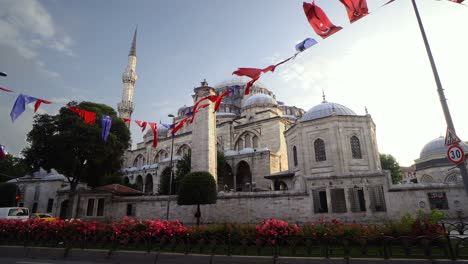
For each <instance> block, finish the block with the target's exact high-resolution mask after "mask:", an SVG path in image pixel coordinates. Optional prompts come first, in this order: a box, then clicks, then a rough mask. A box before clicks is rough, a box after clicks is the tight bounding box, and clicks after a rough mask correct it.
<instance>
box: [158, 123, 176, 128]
mask: <svg viewBox="0 0 468 264" xmlns="http://www.w3.org/2000/svg"><path fill="white" fill-rule="evenodd" d="M161 125H162V126H163V127H165V128H167V129H173V128H174V124H163V123H161Z"/></svg>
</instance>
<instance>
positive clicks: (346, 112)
mask: <svg viewBox="0 0 468 264" xmlns="http://www.w3.org/2000/svg"><path fill="white" fill-rule="evenodd" d="M332 115H339V116H355V115H356V113H355V112H354V111H353V110H351V109H349V108H348V107H346V106H344V105H340V104H337V103H331V102H327V101H323V102H322V103H321V104H319V105H316V106H314V107H312V108H311V109H309V111H307V112H306V113H305V114H304V116H303V117H302V118H301V120H300V121H302V122H304V121H310V120H315V119H319V118H323V117H327V116H332Z"/></svg>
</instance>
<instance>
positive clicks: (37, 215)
mask: <svg viewBox="0 0 468 264" xmlns="http://www.w3.org/2000/svg"><path fill="white" fill-rule="evenodd" d="M30 218H31V219H33V218H37V219H43V220H45V221H54V220H55V217H53V216H52V215H50V214H44V213H32V214H31V217H30Z"/></svg>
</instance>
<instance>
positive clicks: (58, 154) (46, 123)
mask: <svg viewBox="0 0 468 264" xmlns="http://www.w3.org/2000/svg"><path fill="white" fill-rule="evenodd" d="M68 106H76V107H78V108H80V109H84V110H87V111H92V112H95V113H96V124H94V125H89V124H85V123H84V122H83V119H82V118H80V117H79V116H78V115H77V114H76V113H73V112H72V111H70V110H69V109H67V107H62V108H61V109H60V111H59V113H58V114H57V115H55V116H52V115H47V114H45V115H36V116H35V117H34V124H33V128H32V130H31V131H30V132H29V133H28V137H27V141H28V142H29V143H30V144H29V146H28V147H26V148H25V149H24V150H23V155H24V157H25V162H26V164H27V165H28V166H29V167H30V168H31V169H32V170H33V171H36V170H38V169H39V167H42V168H44V169H46V170H50V169H52V168H55V169H56V170H57V171H58V172H59V173H61V174H63V175H65V176H66V177H67V178H68V180H69V181H70V184H71V190H72V191H75V189H76V186H77V184H78V182H79V181H83V182H87V183H88V184H89V185H90V186H99V185H103V184H105V183H108V182H109V179H106V176H107V178H109V177H110V179H111V180H112V178H113V177H115V176H116V175H118V172H119V170H120V168H121V164H122V161H123V154H124V152H125V150H126V149H127V148H128V142H129V140H130V132H129V130H128V128H127V126H126V125H125V124H124V122H123V121H122V120H121V119H120V118H118V117H117V114H116V112H115V111H114V109H112V108H111V107H109V106H107V105H104V104H96V103H92V102H81V103H79V104H77V103H76V102H70V103H69V104H68ZM103 114H105V115H110V116H111V117H112V127H111V130H110V134H109V137H108V139H107V143H104V142H103V140H102V139H101V117H102V115H103Z"/></svg>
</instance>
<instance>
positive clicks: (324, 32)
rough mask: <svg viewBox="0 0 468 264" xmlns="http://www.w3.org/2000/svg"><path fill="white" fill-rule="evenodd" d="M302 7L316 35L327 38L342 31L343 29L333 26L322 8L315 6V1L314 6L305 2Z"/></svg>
mask: <svg viewBox="0 0 468 264" xmlns="http://www.w3.org/2000/svg"><path fill="white" fill-rule="evenodd" d="M302 7H303V8H304V13H305V15H306V17H307V20H308V21H309V23H310V25H311V26H312V28H313V29H314V31H315V33H317V35H319V36H320V37H322V38H327V37H329V36H331V35H332V34H334V33H336V32H338V31H339V30H341V29H342V27H337V26H335V25H333V23H332V22H331V21H330V19H328V17H327V15H326V14H325V12H323V10H322V9H321V8H320V7H318V6H317V5H315V3H314V2H313V1H312V4H308V3H306V2H304V4H303V5H302Z"/></svg>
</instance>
